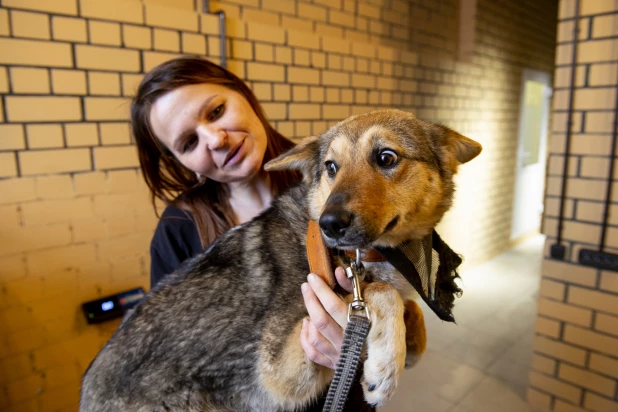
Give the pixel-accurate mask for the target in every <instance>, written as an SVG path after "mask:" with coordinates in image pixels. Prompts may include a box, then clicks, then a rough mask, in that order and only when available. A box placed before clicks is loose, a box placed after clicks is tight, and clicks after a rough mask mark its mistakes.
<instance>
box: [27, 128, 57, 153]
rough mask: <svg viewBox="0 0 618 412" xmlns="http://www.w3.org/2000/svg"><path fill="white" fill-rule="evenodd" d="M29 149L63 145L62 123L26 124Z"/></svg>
mask: <svg viewBox="0 0 618 412" xmlns="http://www.w3.org/2000/svg"><path fill="white" fill-rule="evenodd" d="M26 134H27V136H28V148H29V149H45V148H56V147H63V146H64V135H63V133H62V125H59V124H29V125H27V126H26Z"/></svg>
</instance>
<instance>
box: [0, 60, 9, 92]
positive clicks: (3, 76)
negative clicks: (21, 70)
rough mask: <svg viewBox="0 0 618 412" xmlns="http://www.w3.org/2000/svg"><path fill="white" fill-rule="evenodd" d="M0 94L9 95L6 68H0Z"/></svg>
mask: <svg viewBox="0 0 618 412" xmlns="http://www.w3.org/2000/svg"><path fill="white" fill-rule="evenodd" d="M0 93H6V94H8V93H9V73H8V71H7V69H6V67H0Z"/></svg>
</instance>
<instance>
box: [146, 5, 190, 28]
mask: <svg viewBox="0 0 618 412" xmlns="http://www.w3.org/2000/svg"><path fill="white" fill-rule="evenodd" d="M145 7H146V24H147V25H149V26H157V27H165V28H169V29H176V30H183V31H192V32H197V31H198V21H197V14H196V13H194V12H192V11H186V10H179V9H177V8H175V7H162V6H158V5H154V4H146V6H145Z"/></svg>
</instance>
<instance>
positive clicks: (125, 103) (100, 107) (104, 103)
mask: <svg viewBox="0 0 618 412" xmlns="http://www.w3.org/2000/svg"><path fill="white" fill-rule="evenodd" d="M84 100H85V110H86V113H85V115H86V120H89V121H92V120H128V119H129V106H130V101H129V100H128V99H126V98H121V97H86V98H85V99H84Z"/></svg>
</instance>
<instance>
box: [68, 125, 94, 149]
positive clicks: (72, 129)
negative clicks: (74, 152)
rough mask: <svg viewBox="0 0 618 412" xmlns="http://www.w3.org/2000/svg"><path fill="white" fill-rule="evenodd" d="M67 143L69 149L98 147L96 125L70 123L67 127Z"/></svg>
mask: <svg viewBox="0 0 618 412" xmlns="http://www.w3.org/2000/svg"><path fill="white" fill-rule="evenodd" d="M65 134H66V142H67V146H69V147H80V146H97V145H98V144H99V135H98V131H97V125H96V124H94V123H70V124H67V125H66V126H65Z"/></svg>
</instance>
